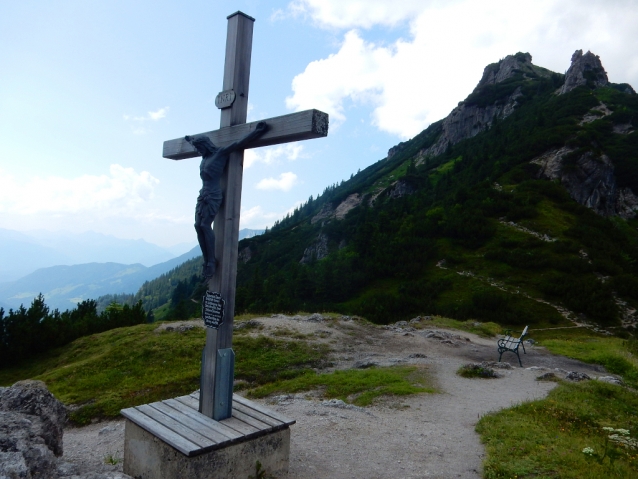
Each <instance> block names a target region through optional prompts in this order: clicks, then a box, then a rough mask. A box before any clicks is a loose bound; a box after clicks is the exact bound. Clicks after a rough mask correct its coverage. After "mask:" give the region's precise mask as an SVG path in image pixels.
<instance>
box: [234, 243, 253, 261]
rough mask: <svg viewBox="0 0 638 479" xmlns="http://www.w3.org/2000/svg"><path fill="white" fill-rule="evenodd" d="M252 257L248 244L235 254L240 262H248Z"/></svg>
mask: <svg viewBox="0 0 638 479" xmlns="http://www.w3.org/2000/svg"><path fill="white" fill-rule="evenodd" d="M252 257H253V252H252V250H251V249H250V246H246V247H245V248H243V249H242V250H241V251H240V252H239V253H238V255H237V259H238V260H239V261H241V262H242V263H248V262H249V261H250V259H251V258H252Z"/></svg>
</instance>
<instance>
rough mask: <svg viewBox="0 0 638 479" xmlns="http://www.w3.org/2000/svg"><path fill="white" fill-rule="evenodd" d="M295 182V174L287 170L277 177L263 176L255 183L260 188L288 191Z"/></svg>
mask: <svg viewBox="0 0 638 479" xmlns="http://www.w3.org/2000/svg"><path fill="white" fill-rule="evenodd" d="M295 184H297V175H295V174H294V173H293V172H291V171H288V172H286V173H282V174H281V175H279V179H278V180H277V179H275V178H264V179H263V180H261V181H260V182H259V183H257V188H258V189H260V190H281V191H290V189H291V188H292V187H293V186H294V185H295Z"/></svg>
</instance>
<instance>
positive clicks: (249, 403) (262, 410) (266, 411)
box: [233, 394, 297, 426]
mask: <svg viewBox="0 0 638 479" xmlns="http://www.w3.org/2000/svg"><path fill="white" fill-rule="evenodd" d="M235 402H238V403H240V404H243V405H244V406H247V407H249V408H251V409H254V410H255V411H259V412H260V413H262V414H266V415H267V416H270V417H272V418H274V419H276V420H278V421H281V422H282V423H284V424H286V425H287V426H292V425H293V424H295V423H296V422H297V421H295V420H294V419H290V418H287V417H286V416H283V415H281V414H279V413H278V412H276V411H272V410H271V409H268V408H266V407H263V406H262V405H261V404H257V403H256V402H253V401H251V400H249V399H246V398H244V397H242V396H238V395H237V394H233V404H234V403H235Z"/></svg>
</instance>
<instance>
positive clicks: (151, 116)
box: [123, 106, 170, 135]
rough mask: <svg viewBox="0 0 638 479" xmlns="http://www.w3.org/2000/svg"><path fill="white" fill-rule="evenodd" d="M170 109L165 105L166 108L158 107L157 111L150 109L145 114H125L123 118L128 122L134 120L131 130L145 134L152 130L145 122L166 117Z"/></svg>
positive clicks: (137, 133)
mask: <svg viewBox="0 0 638 479" xmlns="http://www.w3.org/2000/svg"><path fill="white" fill-rule="evenodd" d="M169 109H170V108H169V107H167V106H165V107H164V108H158V109H157V110H155V111H149V112H147V113H146V115H145V116H131V115H123V118H124V121H126V122H132V123H131V130H132V131H133V133H134V134H136V135H144V134H146V133H149V132H150V131H151V129H150V128H148V127H146V126H144V124H145V123H146V122H149V121H159V120H161V119H162V118H166V115H167V114H168V110H169Z"/></svg>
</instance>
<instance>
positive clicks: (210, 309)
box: [202, 291, 226, 329]
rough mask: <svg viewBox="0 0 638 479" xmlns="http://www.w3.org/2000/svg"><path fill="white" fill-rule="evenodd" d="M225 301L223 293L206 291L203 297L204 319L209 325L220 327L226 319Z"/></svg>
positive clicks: (215, 327)
mask: <svg viewBox="0 0 638 479" xmlns="http://www.w3.org/2000/svg"><path fill="white" fill-rule="evenodd" d="M225 303H226V302H225V301H224V300H223V299H222V295H221V294H219V293H214V292H212V291H206V294H205V295H204V297H203V298H202V319H203V320H204V324H205V325H206V326H207V327H209V328H213V329H217V328H219V325H220V324H222V322H223V321H224V304H225Z"/></svg>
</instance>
